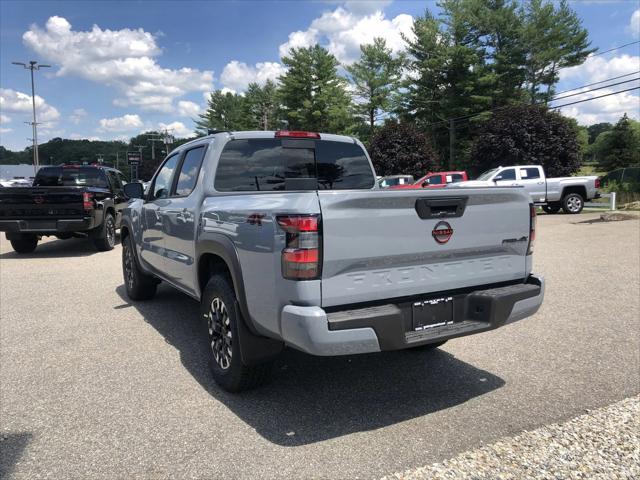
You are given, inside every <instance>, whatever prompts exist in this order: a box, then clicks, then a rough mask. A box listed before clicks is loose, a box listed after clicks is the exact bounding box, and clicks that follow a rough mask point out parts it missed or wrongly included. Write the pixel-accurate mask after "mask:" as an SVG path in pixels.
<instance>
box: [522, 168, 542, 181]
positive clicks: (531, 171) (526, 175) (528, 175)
mask: <svg viewBox="0 0 640 480" xmlns="http://www.w3.org/2000/svg"><path fill="white" fill-rule="evenodd" d="M536 178H540V171H539V170H538V169H537V168H521V169H520V179H521V180H534V179H536Z"/></svg>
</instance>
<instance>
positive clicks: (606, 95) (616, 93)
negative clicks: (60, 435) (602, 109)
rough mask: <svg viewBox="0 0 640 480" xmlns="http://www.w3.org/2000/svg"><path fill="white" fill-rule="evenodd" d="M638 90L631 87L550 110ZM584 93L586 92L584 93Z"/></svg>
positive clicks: (557, 106) (553, 108)
mask: <svg viewBox="0 0 640 480" xmlns="http://www.w3.org/2000/svg"><path fill="white" fill-rule="evenodd" d="M638 89H640V86H638V87H633V88H627V89H626V90H620V91H617V92H612V93H607V94H605V95H599V96H597V97H591V98H586V99H584V100H578V101H576V102H571V103H564V104H562V105H556V106H554V107H551V109H552V110H555V109H557V108H562V107H568V106H569V105H575V104H576V103H582V102H590V101H591V100H597V99H598V98H603V97H609V96H611V95H618V94H619V93H624V92H630V91H631V90H638ZM585 93H586V92H585Z"/></svg>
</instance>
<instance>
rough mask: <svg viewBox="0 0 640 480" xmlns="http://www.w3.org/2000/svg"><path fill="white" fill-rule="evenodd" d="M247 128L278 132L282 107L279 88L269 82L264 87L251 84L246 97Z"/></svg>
mask: <svg viewBox="0 0 640 480" xmlns="http://www.w3.org/2000/svg"><path fill="white" fill-rule="evenodd" d="M244 108H245V119H246V127H247V128H249V129H251V130H277V129H278V128H279V127H280V118H279V113H280V105H279V103H278V96H277V86H276V84H275V83H274V82H272V81H271V80H267V82H266V83H265V84H264V86H262V87H261V86H260V85H258V84H257V83H250V84H249V87H248V88H247V91H246V92H245V96H244Z"/></svg>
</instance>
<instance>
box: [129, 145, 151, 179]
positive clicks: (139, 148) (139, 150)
mask: <svg viewBox="0 0 640 480" xmlns="http://www.w3.org/2000/svg"><path fill="white" fill-rule="evenodd" d="M131 146H132V147H133V148H137V149H138V152H140V160H142V149H143V148H147V146H146V145H131ZM139 168H140V166H139V165H135V166H134V169H135V170H134V171H135V177H134V179H135V180H139V179H140V177H139V176H138V170H139Z"/></svg>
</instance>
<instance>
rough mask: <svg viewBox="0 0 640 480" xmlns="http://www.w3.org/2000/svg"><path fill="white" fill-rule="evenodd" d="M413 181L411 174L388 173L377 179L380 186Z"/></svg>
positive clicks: (391, 185)
mask: <svg viewBox="0 0 640 480" xmlns="http://www.w3.org/2000/svg"><path fill="white" fill-rule="evenodd" d="M412 183H413V175H388V176H386V177H382V178H380V179H379V180H378V186H379V187H380V188H389V187H395V186H397V185H410V184H412Z"/></svg>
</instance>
